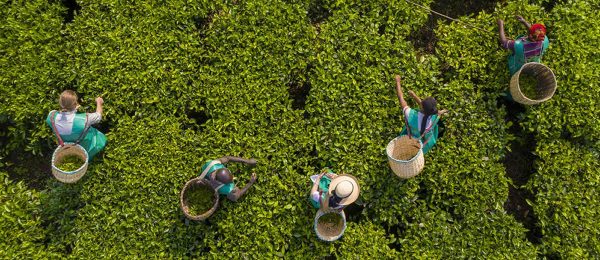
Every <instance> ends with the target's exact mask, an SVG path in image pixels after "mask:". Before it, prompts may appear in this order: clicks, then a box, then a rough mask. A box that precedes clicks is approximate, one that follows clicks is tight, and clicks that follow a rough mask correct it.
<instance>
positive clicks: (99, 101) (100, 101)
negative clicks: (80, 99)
mask: <svg viewBox="0 0 600 260" xmlns="http://www.w3.org/2000/svg"><path fill="white" fill-rule="evenodd" d="M102 104H104V99H102V97H97V98H96V105H102Z"/></svg>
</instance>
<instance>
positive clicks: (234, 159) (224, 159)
mask: <svg viewBox="0 0 600 260" xmlns="http://www.w3.org/2000/svg"><path fill="white" fill-rule="evenodd" d="M219 161H221V163H228V162H241V163H245V164H250V165H255V164H256V160H255V159H253V158H250V159H244V158H241V157H236V156H223V157H221V158H219Z"/></svg>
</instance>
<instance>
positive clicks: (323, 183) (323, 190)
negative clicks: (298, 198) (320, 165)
mask: <svg viewBox="0 0 600 260" xmlns="http://www.w3.org/2000/svg"><path fill="white" fill-rule="evenodd" d="M327 172H328V173H333V171H332V170H331V169H327ZM330 183H331V179H329V177H327V175H323V177H321V180H320V181H319V187H318V188H317V191H318V192H319V199H318V200H315V198H313V197H312V194H311V197H310V204H311V205H313V207H315V208H316V209H318V208H321V201H323V200H324V199H325V197H326V196H327V192H328V191H329V184H330Z"/></svg>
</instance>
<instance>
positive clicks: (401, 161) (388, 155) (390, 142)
mask: <svg viewBox="0 0 600 260" xmlns="http://www.w3.org/2000/svg"><path fill="white" fill-rule="evenodd" d="M404 136H407V135H400V136H398V137H396V138H394V139H392V140H391V141H389V142H388V144H387V145H386V146H385V154H386V155H387V157H388V159H390V160H392V161H395V162H400V163H409V162H412V161H414V160H416V159H417V158H418V157H419V154H422V153H423V142H421V140H420V139H417V138H415V139H417V141H419V145H420V146H421V147H420V148H419V152H417V154H415V156H414V157H413V158H411V159H410V160H408V161H405V160H400V159H396V158H394V157H392V156H390V154H389V153H388V152H387V148H388V146H390V144H392V143H393V142H394V141H396V139H400V138H402V137H404Z"/></svg>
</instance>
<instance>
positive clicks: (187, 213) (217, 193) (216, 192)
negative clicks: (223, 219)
mask: <svg viewBox="0 0 600 260" xmlns="http://www.w3.org/2000/svg"><path fill="white" fill-rule="evenodd" d="M197 181H200V182H201V183H202V184H203V185H204V186H207V187H209V188H211V189H212V190H213V195H214V198H215V201H214V203H213V206H212V207H211V208H210V209H208V210H206V211H205V212H202V214H198V215H192V214H190V213H189V209H188V210H185V208H184V206H186V204H185V203H184V197H185V196H184V195H185V192H186V191H187V190H188V189H189V187H191V185H192V184H193V183H196V182H197ZM179 202H180V207H181V211H183V214H184V215H185V216H186V217H188V218H190V219H192V220H203V219H205V218H208V217H210V215H212V213H214V210H216V208H217V207H218V206H219V192H218V191H217V190H216V189H214V188H213V187H211V186H210V184H209V183H208V181H206V180H205V179H204V178H200V177H196V178H192V179H190V180H189V181H187V182H186V183H185V185H184V186H183V188H182V189H181V195H180V201H179ZM211 211H213V212H211ZM207 213H210V214H209V215H208V216H205V215H206V214H207Z"/></svg>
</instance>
